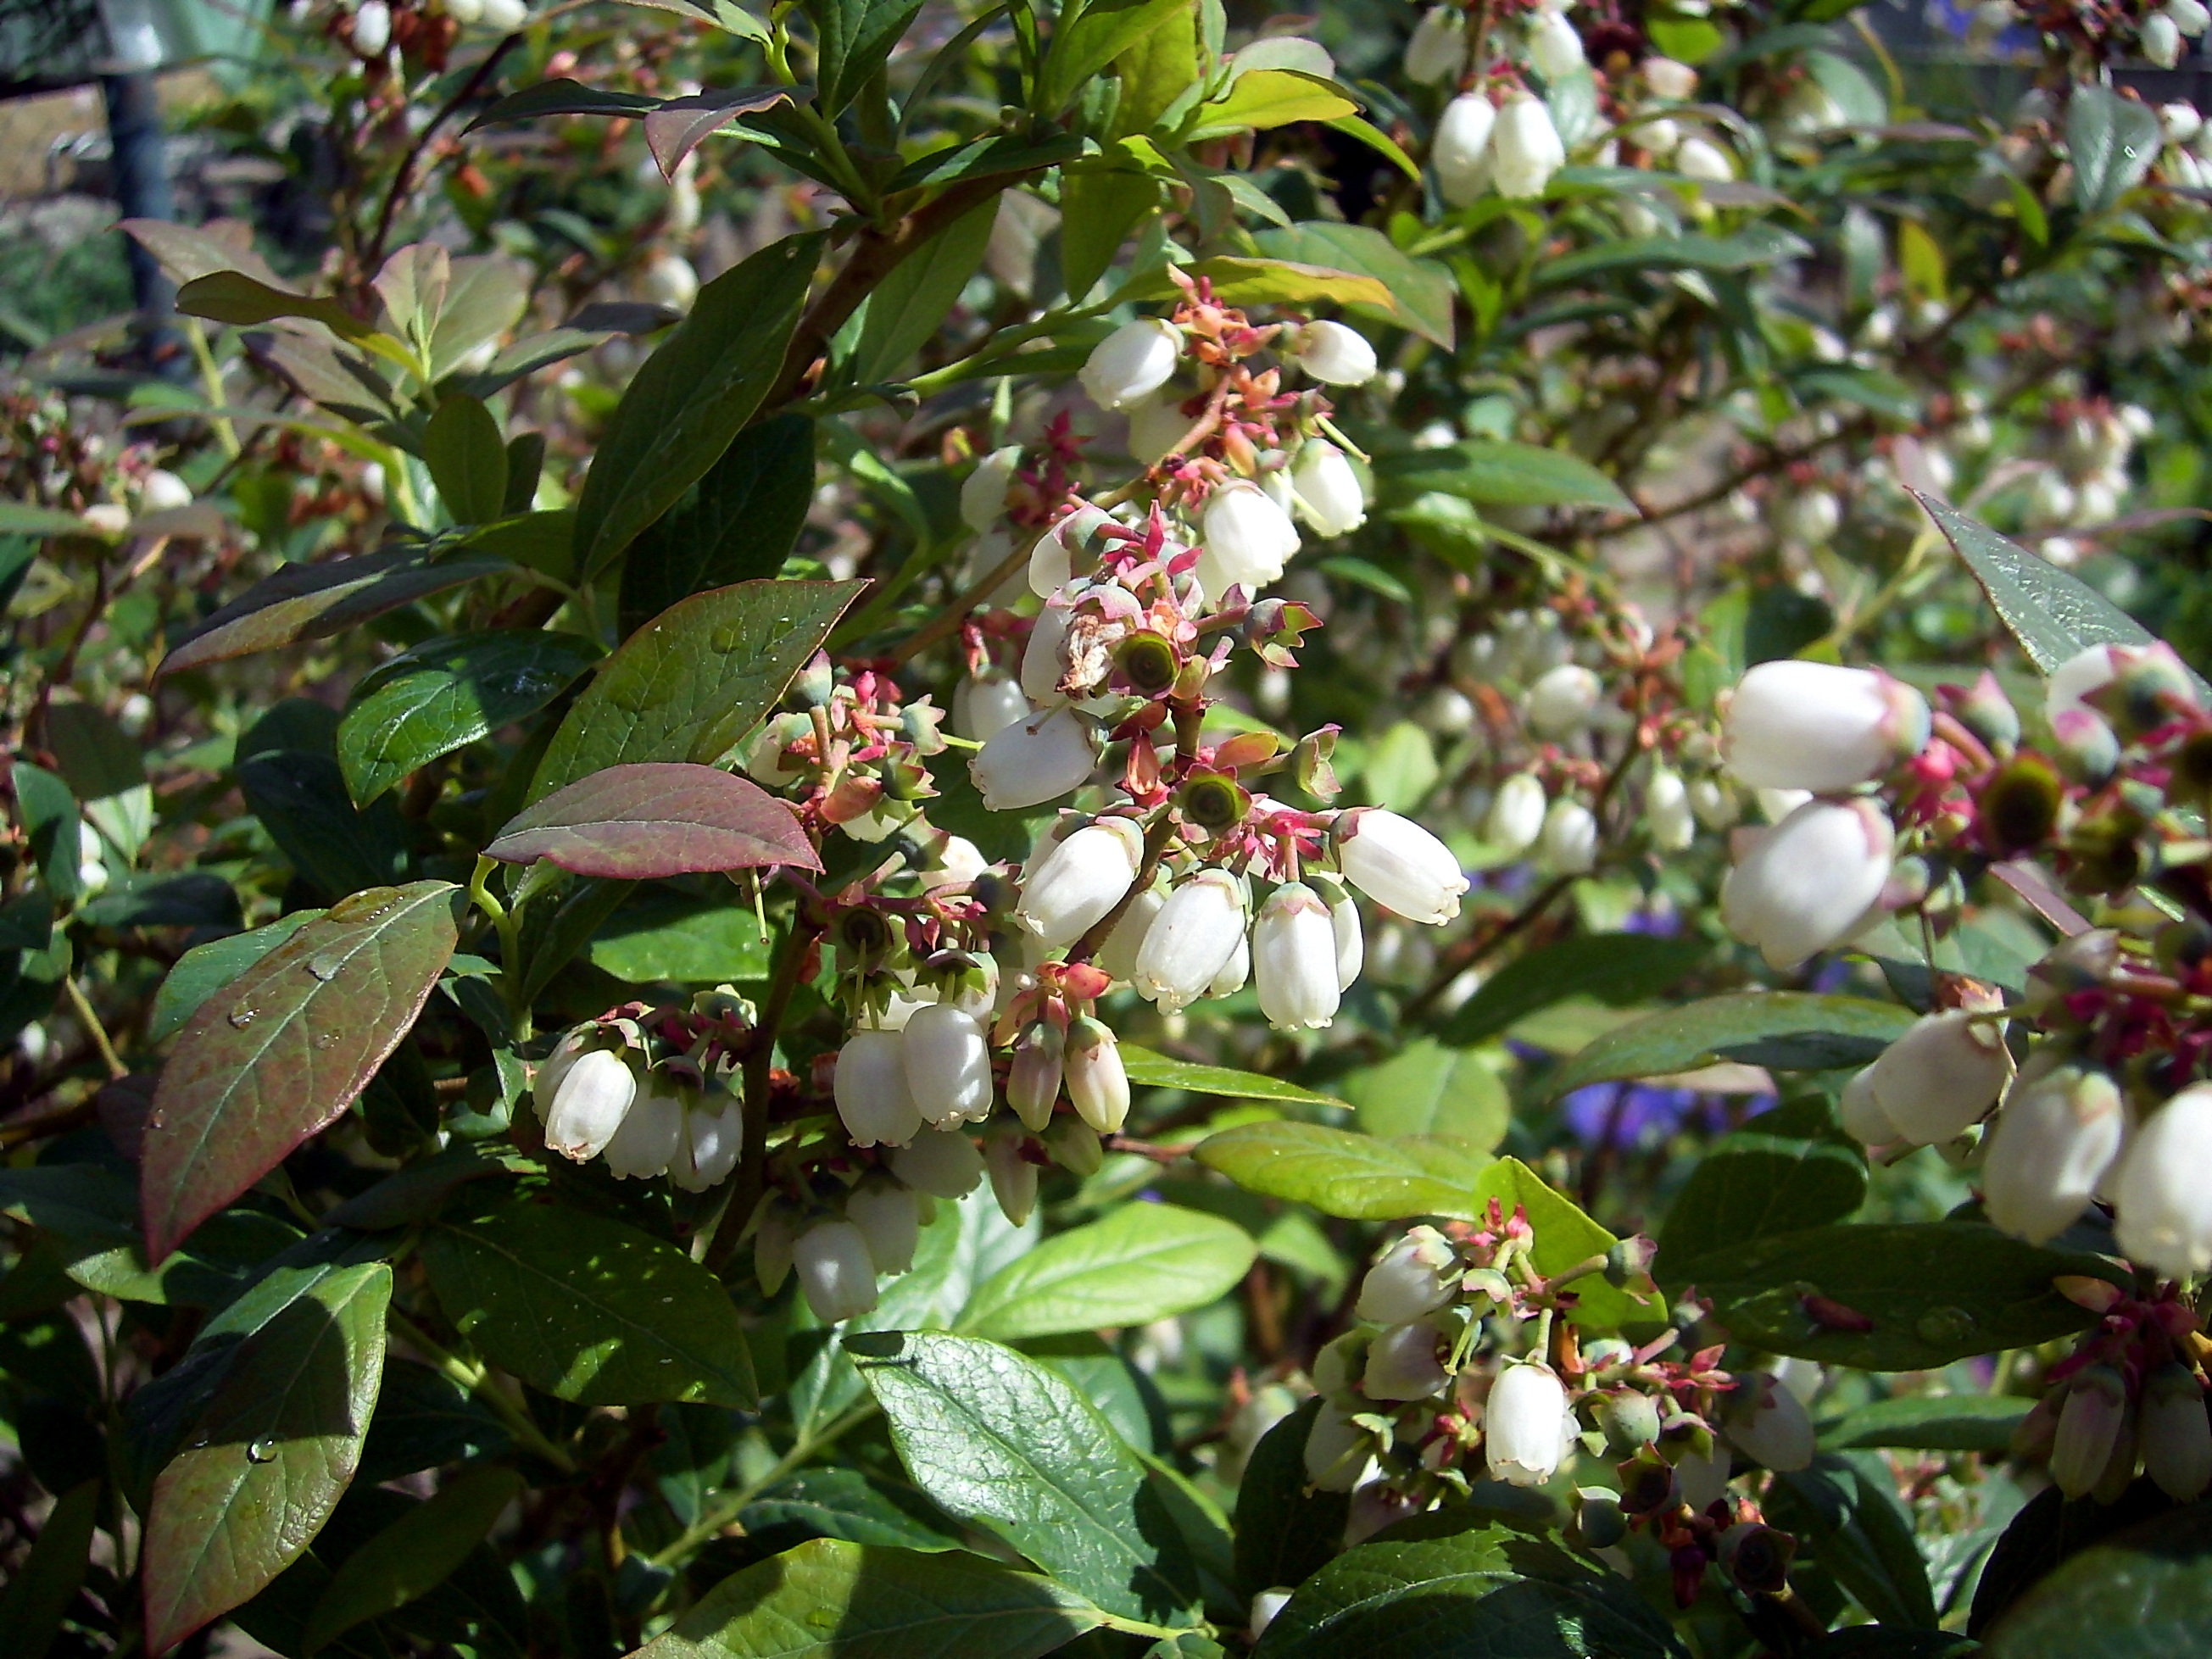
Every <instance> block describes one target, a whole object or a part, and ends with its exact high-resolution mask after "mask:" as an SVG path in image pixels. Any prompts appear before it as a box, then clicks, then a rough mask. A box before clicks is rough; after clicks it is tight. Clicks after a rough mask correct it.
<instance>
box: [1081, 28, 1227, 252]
mask: <svg viewBox="0 0 2212 1659" xmlns="http://www.w3.org/2000/svg"><path fill="white" fill-rule="evenodd" d="M1198 12H1199V8H1198V7H1196V6H1184V7H1182V8H1180V9H1176V10H1174V11H1170V12H1169V13H1168V15H1166V17H1165V18H1164V19H1163V20H1162V21H1160V22H1159V23H1158V25H1156V26H1155V27H1153V28H1152V31H1151V32H1150V33H1147V34H1146V35H1145V36H1143V37H1142V38H1141V39H1140V40H1138V41H1137V43H1136V44H1135V45H1134V46H1131V47H1130V48H1129V49H1128V50H1127V52H1122V53H1121V54H1120V55H1119V56H1118V57H1116V58H1115V59H1114V73H1115V75H1117V76H1120V77H1121V100H1120V101H1119V102H1118V103H1117V104H1115V106H1114V131H1115V133H1117V134H1123V135H1128V134H1144V133H1148V132H1150V131H1152V129H1153V127H1154V126H1155V125H1157V124H1158V121H1159V119H1160V118H1161V117H1162V116H1164V115H1165V114H1166V113H1167V112H1168V111H1169V110H1170V108H1172V107H1174V106H1175V105H1176V101H1177V100H1180V99H1181V98H1182V95H1183V94H1185V93H1186V92H1188V90H1189V89H1190V88H1192V87H1193V86H1194V85H1195V84H1196V82H1197V81H1198V77H1199V76H1200V75H1202V74H1204V73H1205V72H1206V63H1205V60H1204V59H1203V58H1201V56H1200V52H1199V46H1198ZM1065 179H1066V175H1065V174H1063V175H1062V187H1063V188H1065ZM1061 199H1062V201H1063V202H1065V201H1066V197H1062V198H1061ZM1060 234H1061V235H1063V236H1065V235H1066V234H1067V230H1066V224H1065V222H1063V223H1062V225H1061V227H1060ZM1069 291H1070V292H1071V293H1073V292H1075V291H1076V290H1075V289H1074V288H1073V285H1072V284H1071V285H1070V288H1069Z"/></svg>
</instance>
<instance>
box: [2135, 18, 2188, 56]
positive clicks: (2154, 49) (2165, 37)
mask: <svg viewBox="0 0 2212 1659" xmlns="http://www.w3.org/2000/svg"><path fill="white" fill-rule="evenodd" d="M2136 44H2137V45H2138V46H2141V47H2142V55H2143V56H2144V58H2147V59H2148V60H2149V62H2150V63H2152V64H2154V65H2155V66H2156V67H2158V68H2160V69H2162V70H2170V69H2172V67H2173V66H2174V65H2175V64H2179V62H2180V61H2181V27H2180V25H2179V24H2178V23H2176V22H2175V21H2173V19H2172V18H2171V17H2168V16H2167V15H2166V14H2165V13H2164V12H2162V11H2154V12H2153V13H2152V14H2151V15H2149V16H2148V17H2146V18H2144V19H2143V21H2142V26H2141V30H2140V33H2138V34H2137V36H2136Z"/></svg>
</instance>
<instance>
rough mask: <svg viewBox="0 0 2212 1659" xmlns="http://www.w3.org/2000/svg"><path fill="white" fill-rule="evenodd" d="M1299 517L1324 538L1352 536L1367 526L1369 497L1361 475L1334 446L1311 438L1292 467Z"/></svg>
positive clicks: (1325, 441) (1293, 487) (1299, 450)
mask: <svg viewBox="0 0 2212 1659" xmlns="http://www.w3.org/2000/svg"><path fill="white" fill-rule="evenodd" d="M1291 488H1292V489H1294V490H1296V492H1297V512H1298V516H1299V517H1300V518H1302V519H1304V520H1305V521H1306V524H1307V526H1309V527H1310V529H1311V530H1312V531H1313V532H1314V534H1315V535H1316V536H1320V537H1322V538H1334V537H1337V536H1349V535H1350V534H1351V533H1352V532H1353V531H1355V530H1357V529H1358V528H1359V526H1361V525H1363V524H1365V523H1366V522H1367V495H1366V492H1365V491H1364V490H1363V489H1361V488H1360V486H1359V474H1358V471H1355V470H1354V468H1353V467H1352V463H1351V461H1349V460H1348V459H1346V457H1345V453H1344V452H1343V451H1342V450H1340V449H1339V448H1338V447H1336V446H1335V445H1334V444H1333V443H1330V442H1328V441H1327V440H1325V439H1322V438H1309V439H1308V440H1307V441H1305V442H1304V444H1302V445H1300V446H1299V447H1298V454H1297V459H1296V460H1294V461H1293V462H1291Z"/></svg>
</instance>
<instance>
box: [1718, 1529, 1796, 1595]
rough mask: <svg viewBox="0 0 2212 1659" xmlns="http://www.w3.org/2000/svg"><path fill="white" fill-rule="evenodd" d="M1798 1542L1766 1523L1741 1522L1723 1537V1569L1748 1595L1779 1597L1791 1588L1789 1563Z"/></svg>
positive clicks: (1721, 1557)
mask: <svg viewBox="0 0 2212 1659" xmlns="http://www.w3.org/2000/svg"><path fill="white" fill-rule="evenodd" d="M1796 1553H1797V1541H1796V1539H1794V1538H1792V1537H1791V1536H1790V1534H1788V1533H1786V1532H1778V1531H1776V1530H1775V1529H1774V1528H1772V1527H1770V1526H1767V1525H1766V1524H1765V1523H1764V1522H1758V1521H1741V1522H1737V1523H1736V1524H1735V1526H1733V1527H1730V1528H1729V1529H1728V1530H1727V1531H1726V1532H1724V1533H1723V1534H1721V1536H1720V1559H1721V1570H1722V1571H1723V1572H1725V1573H1727V1574H1728V1576H1729V1578H1730V1579H1731V1580H1732V1581H1733V1582H1734V1583H1735V1586H1736V1588H1737V1589H1741V1590H1742V1591H1743V1592H1744V1593H1745V1594H1747V1595H1781V1594H1782V1593H1783V1592H1784V1590H1786V1589H1789V1588H1790V1558H1791V1557H1793V1556H1794V1555H1796Z"/></svg>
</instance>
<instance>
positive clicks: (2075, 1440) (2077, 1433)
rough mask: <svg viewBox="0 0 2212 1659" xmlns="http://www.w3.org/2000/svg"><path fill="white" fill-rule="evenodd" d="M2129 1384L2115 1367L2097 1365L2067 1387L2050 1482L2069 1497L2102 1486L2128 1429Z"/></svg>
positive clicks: (2074, 1496) (2052, 1444)
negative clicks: (2121, 1435)
mask: <svg viewBox="0 0 2212 1659" xmlns="http://www.w3.org/2000/svg"><path fill="white" fill-rule="evenodd" d="M2127 1410H2128V1385H2127V1383H2126V1382H2125V1380H2124V1379H2123V1378H2122V1377H2121V1376H2120V1374H2119V1373H2118V1371H2116V1370H2113V1369H2112V1367H2111V1366H2110V1365H2092V1366H2090V1367H2089V1368H2088V1370H2085V1371H2082V1372H2081V1373H2079V1374H2078V1375H2077V1376H2075V1378H2074V1380H2073V1381H2072V1382H2071V1383H2069V1385H2068V1387H2067V1390H2066V1403H2065V1405H2063V1407H2060V1408H2059V1412H2058V1435H2057V1439H2056V1440H2054V1441H2053V1442H2052V1443H2051V1480H2054V1481H2056V1482H2057V1485H2058V1489H2059V1491H2061V1492H2064V1493H2065V1494H2066V1495H2067V1496H2068V1497H2069V1498H2079V1497H2081V1495H2082V1494H2083V1493H2084V1492H2087V1491H2088V1490H2089V1488H2090V1487H2092V1486H2095V1485H2096V1484H2097V1481H2098V1479H2099V1478H2100V1476H2101V1475H2102V1474H2104V1473H2105V1467H2106V1464H2107V1463H2109V1462H2111V1461H2112V1452H2113V1449H2114V1448H2115V1447H2116V1446H2118V1443H2119V1438H2120V1431H2121V1430H2122V1429H2123V1428H2124V1426H2125V1425H2126V1421H2127Z"/></svg>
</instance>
